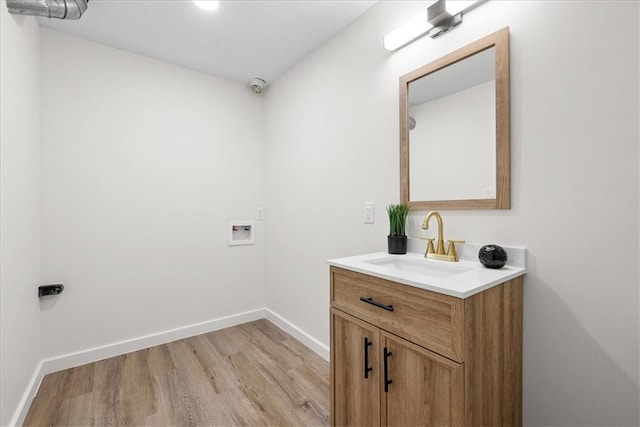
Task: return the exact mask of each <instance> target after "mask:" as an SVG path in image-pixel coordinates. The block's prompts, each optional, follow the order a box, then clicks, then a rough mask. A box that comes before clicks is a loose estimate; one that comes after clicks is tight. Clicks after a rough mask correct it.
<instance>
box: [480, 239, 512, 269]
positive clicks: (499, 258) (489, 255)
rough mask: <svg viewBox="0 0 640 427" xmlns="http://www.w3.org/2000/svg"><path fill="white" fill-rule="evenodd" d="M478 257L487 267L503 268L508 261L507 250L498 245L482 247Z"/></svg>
mask: <svg viewBox="0 0 640 427" xmlns="http://www.w3.org/2000/svg"><path fill="white" fill-rule="evenodd" d="M478 258H479V259H480V263H481V264H482V265H484V266H485V267H487V268H502V267H504V265H505V264H506V263H507V251H505V250H504V249H503V248H502V247H500V246H498V245H486V246H483V247H481V248H480V252H478Z"/></svg>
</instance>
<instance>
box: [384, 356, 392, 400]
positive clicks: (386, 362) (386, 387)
mask: <svg viewBox="0 0 640 427" xmlns="http://www.w3.org/2000/svg"><path fill="white" fill-rule="evenodd" d="M392 354H393V353H391V352H390V351H389V350H387V347H385V348H384V392H385V393H388V392H389V384H391V383H392V382H393V380H390V379H389V357H390V356H391V355H392Z"/></svg>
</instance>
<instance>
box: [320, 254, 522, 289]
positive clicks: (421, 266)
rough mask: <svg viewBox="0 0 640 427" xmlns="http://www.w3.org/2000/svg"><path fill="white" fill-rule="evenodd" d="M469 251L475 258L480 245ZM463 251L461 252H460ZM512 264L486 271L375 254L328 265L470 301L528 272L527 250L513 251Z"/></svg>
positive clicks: (466, 262) (475, 265)
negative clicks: (526, 264)
mask: <svg viewBox="0 0 640 427" xmlns="http://www.w3.org/2000/svg"><path fill="white" fill-rule="evenodd" d="M466 246H470V248H467V249H470V252H471V253H473V255H474V256H475V257H476V258H475V259H476V260H477V253H478V250H479V248H480V246H481V245H475V244H474V245H471V244H467V245H466ZM460 252H462V251H460ZM511 254H512V255H513V256H510V259H511V262H512V264H510V265H509V264H508V265H506V266H505V267H503V268H501V269H490V268H485V267H484V266H483V265H482V264H480V263H479V262H478V261H476V260H473V259H471V260H470V259H469V258H467V259H461V260H460V261H459V262H449V261H440V260H434V259H427V258H425V257H424V255H423V254H417V253H411V252H410V253H407V254H406V255H390V254H388V253H385V252H376V253H370V254H365V255H356V256H351V257H345V258H336V259H331V260H329V261H328V262H329V265H331V266H334V267H338V268H342V269H346V270H352V271H355V272H358V273H364V274H368V275H370V276H374V277H378V278H381V279H386V280H391V281H394V282H398V283H403V284H405V285H410V286H415V287H417V288H422V289H427V290H430V291H434V292H438V293H441V294H446V295H451V296H454V297H458V298H467V297H469V296H472V295H475V294H477V293H479V292H482V291H484V290H486V289H488V288H490V287H492V286H495V285H497V284H500V283H503V282H505V281H507V280H510V279H513V278H515V277H518V276H521V275H523V274H525V273H526V269H525V268H524V263H523V262H519V260H524V249H515V248H514V249H512V252H511Z"/></svg>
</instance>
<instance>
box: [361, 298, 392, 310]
mask: <svg viewBox="0 0 640 427" xmlns="http://www.w3.org/2000/svg"><path fill="white" fill-rule="evenodd" d="M360 301H362V302H366V303H367V304H371V305H375V306H376V307H380V308H381V309H383V310H387V311H393V306H392V305H391V304H389V305H387V304H383V303H381V302H378V301H376V300H374V299H373V298H371V297H368V298H365V297H360Z"/></svg>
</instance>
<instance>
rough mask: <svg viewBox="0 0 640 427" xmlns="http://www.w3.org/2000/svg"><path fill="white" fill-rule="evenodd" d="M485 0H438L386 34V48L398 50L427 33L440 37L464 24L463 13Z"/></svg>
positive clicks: (432, 36)
mask: <svg viewBox="0 0 640 427" xmlns="http://www.w3.org/2000/svg"><path fill="white" fill-rule="evenodd" d="M484 2H485V1H479V0H438V1H436V2H434V3H433V4H431V6H429V7H428V8H427V11H426V13H424V12H423V13H422V14H420V15H418V16H416V17H414V18H413V19H411V20H410V21H408V22H407V23H405V24H404V25H401V26H400V27H398V28H396V29H395V30H393V31H392V32H390V33H389V34H387V35H386V36H384V48H385V49H387V50H389V51H392V52H393V51H394V50H398V49H400V48H401V47H403V46H406V45H407V44H409V43H411V42H412V41H414V40H417V39H419V38H420V37H422V36H424V35H425V34H429V36H430V37H431V38H436V37H439V36H441V35H443V34H445V33H447V32H448V31H451V30H452V29H454V28H455V27H457V26H458V25H460V24H462V18H463V15H464V14H465V13H467V12H469V11H471V10H472V9H475V8H476V7H478V6H479V5H481V4H482V3H484Z"/></svg>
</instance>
